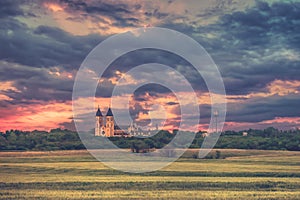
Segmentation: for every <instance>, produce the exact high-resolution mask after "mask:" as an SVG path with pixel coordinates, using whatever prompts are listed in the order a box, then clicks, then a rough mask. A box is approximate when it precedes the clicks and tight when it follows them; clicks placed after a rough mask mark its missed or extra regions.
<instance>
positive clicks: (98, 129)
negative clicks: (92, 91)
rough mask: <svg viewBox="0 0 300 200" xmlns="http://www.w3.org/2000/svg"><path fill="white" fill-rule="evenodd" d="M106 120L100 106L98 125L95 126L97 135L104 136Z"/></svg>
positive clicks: (97, 115)
mask: <svg viewBox="0 0 300 200" xmlns="http://www.w3.org/2000/svg"><path fill="white" fill-rule="evenodd" d="M104 131H105V130H104V121H103V115H102V113H101V111H100V108H99V106H98V110H97V112H96V126H95V136H104V135H105V132H104Z"/></svg>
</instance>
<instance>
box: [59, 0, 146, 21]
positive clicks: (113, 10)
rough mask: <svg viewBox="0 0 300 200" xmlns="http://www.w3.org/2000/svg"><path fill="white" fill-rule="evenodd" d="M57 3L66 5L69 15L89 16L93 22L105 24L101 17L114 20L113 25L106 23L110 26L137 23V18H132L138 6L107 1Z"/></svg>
mask: <svg viewBox="0 0 300 200" xmlns="http://www.w3.org/2000/svg"><path fill="white" fill-rule="evenodd" d="M58 2H59V3H60V4H63V5H66V11H67V12H69V13H72V14H76V13H78V12H83V13H84V14H83V15H80V17H84V16H85V17H87V16H89V17H92V18H94V20H95V21H99V20H100V21H102V22H104V23H107V22H106V21H105V20H103V19H102V18H101V17H104V16H105V17H108V18H110V19H112V20H114V22H113V24H108V23H107V25H110V26H111V25H113V26H119V27H130V26H131V27H133V26H135V25H136V24H137V23H138V22H139V19H138V18H135V17H133V16H135V12H136V11H137V10H139V9H140V8H141V5H139V4H132V5H128V4H124V3H118V2H113V3H109V2H107V1H91V2H88V3H87V2H85V1H81V0H75V1H70V0H60V1H58ZM78 16H79V15H78ZM72 20H75V21H76V20H77V18H76V17H73V19H72Z"/></svg>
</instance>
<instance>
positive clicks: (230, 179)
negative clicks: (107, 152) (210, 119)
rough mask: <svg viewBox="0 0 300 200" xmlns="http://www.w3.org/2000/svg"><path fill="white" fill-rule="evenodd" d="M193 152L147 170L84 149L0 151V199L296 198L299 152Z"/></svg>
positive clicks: (298, 195) (299, 194)
mask: <svg viewBox="0 0 300 200" xmlns="http://www.w3.org/2000/svg"><path fill="white" fill-rule="evenodd" d="M192 151H195V150H190V151H189V152H187V153H186V154H185V155H184V156H183V158H181V159H179V160H178V161H177V162H175V163H173V164H171V165H170V166H167V167H165V168H164V169H162V170H160V171H157V172H151V173H145V174H128V173H123V172H119V171H115V170H112V169H109V168H108V167H106V166H104V165H103V164H102V163H100V162H98V161H96V160H95V159H94V158H92V157H91V156H90V155H89V154H88V153H87V152H86V151H54V152H0V188H1V190H0V198H1V199H300V152H288V151H258V150H224V149H222V150H219V151H221V155H222V156H224V157H225V159H193V158H192V156H191V155H192V154H193V152H192ZM213 153H214V152H213ZM213 153H212V154H213Z"/></svg>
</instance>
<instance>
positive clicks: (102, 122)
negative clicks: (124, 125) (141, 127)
mask: <svg viewBox="0 0 300 200" xmlns="http://www.w3.org/2000/svg"><path fill="white" fill-rule="evenodd" d="M125 134H126V133H125V132H123V131H122V130H121V129H120V128H119V127H117V126H116V125H115V120H114V115H113V113H112V111H111V108H108V111H107V113H106V115H105V116H103V115H102V112H101V110H100V108H99V107H98V110H97V112H96V127H95V136H103V137H116V136H123V135H124V136H125Z"/></svg>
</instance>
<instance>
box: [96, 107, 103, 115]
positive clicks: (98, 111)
mask: <svg viewBox="0 0 300 200" xmlns="http://www.w3.org/2000/svg"><path fill="white" fill-rule="evenodd" d="M96 116H97V117H102V116H103V115H102V113H101V110H100V108H99V107H98V110H97V112H96Z"/></svg>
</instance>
